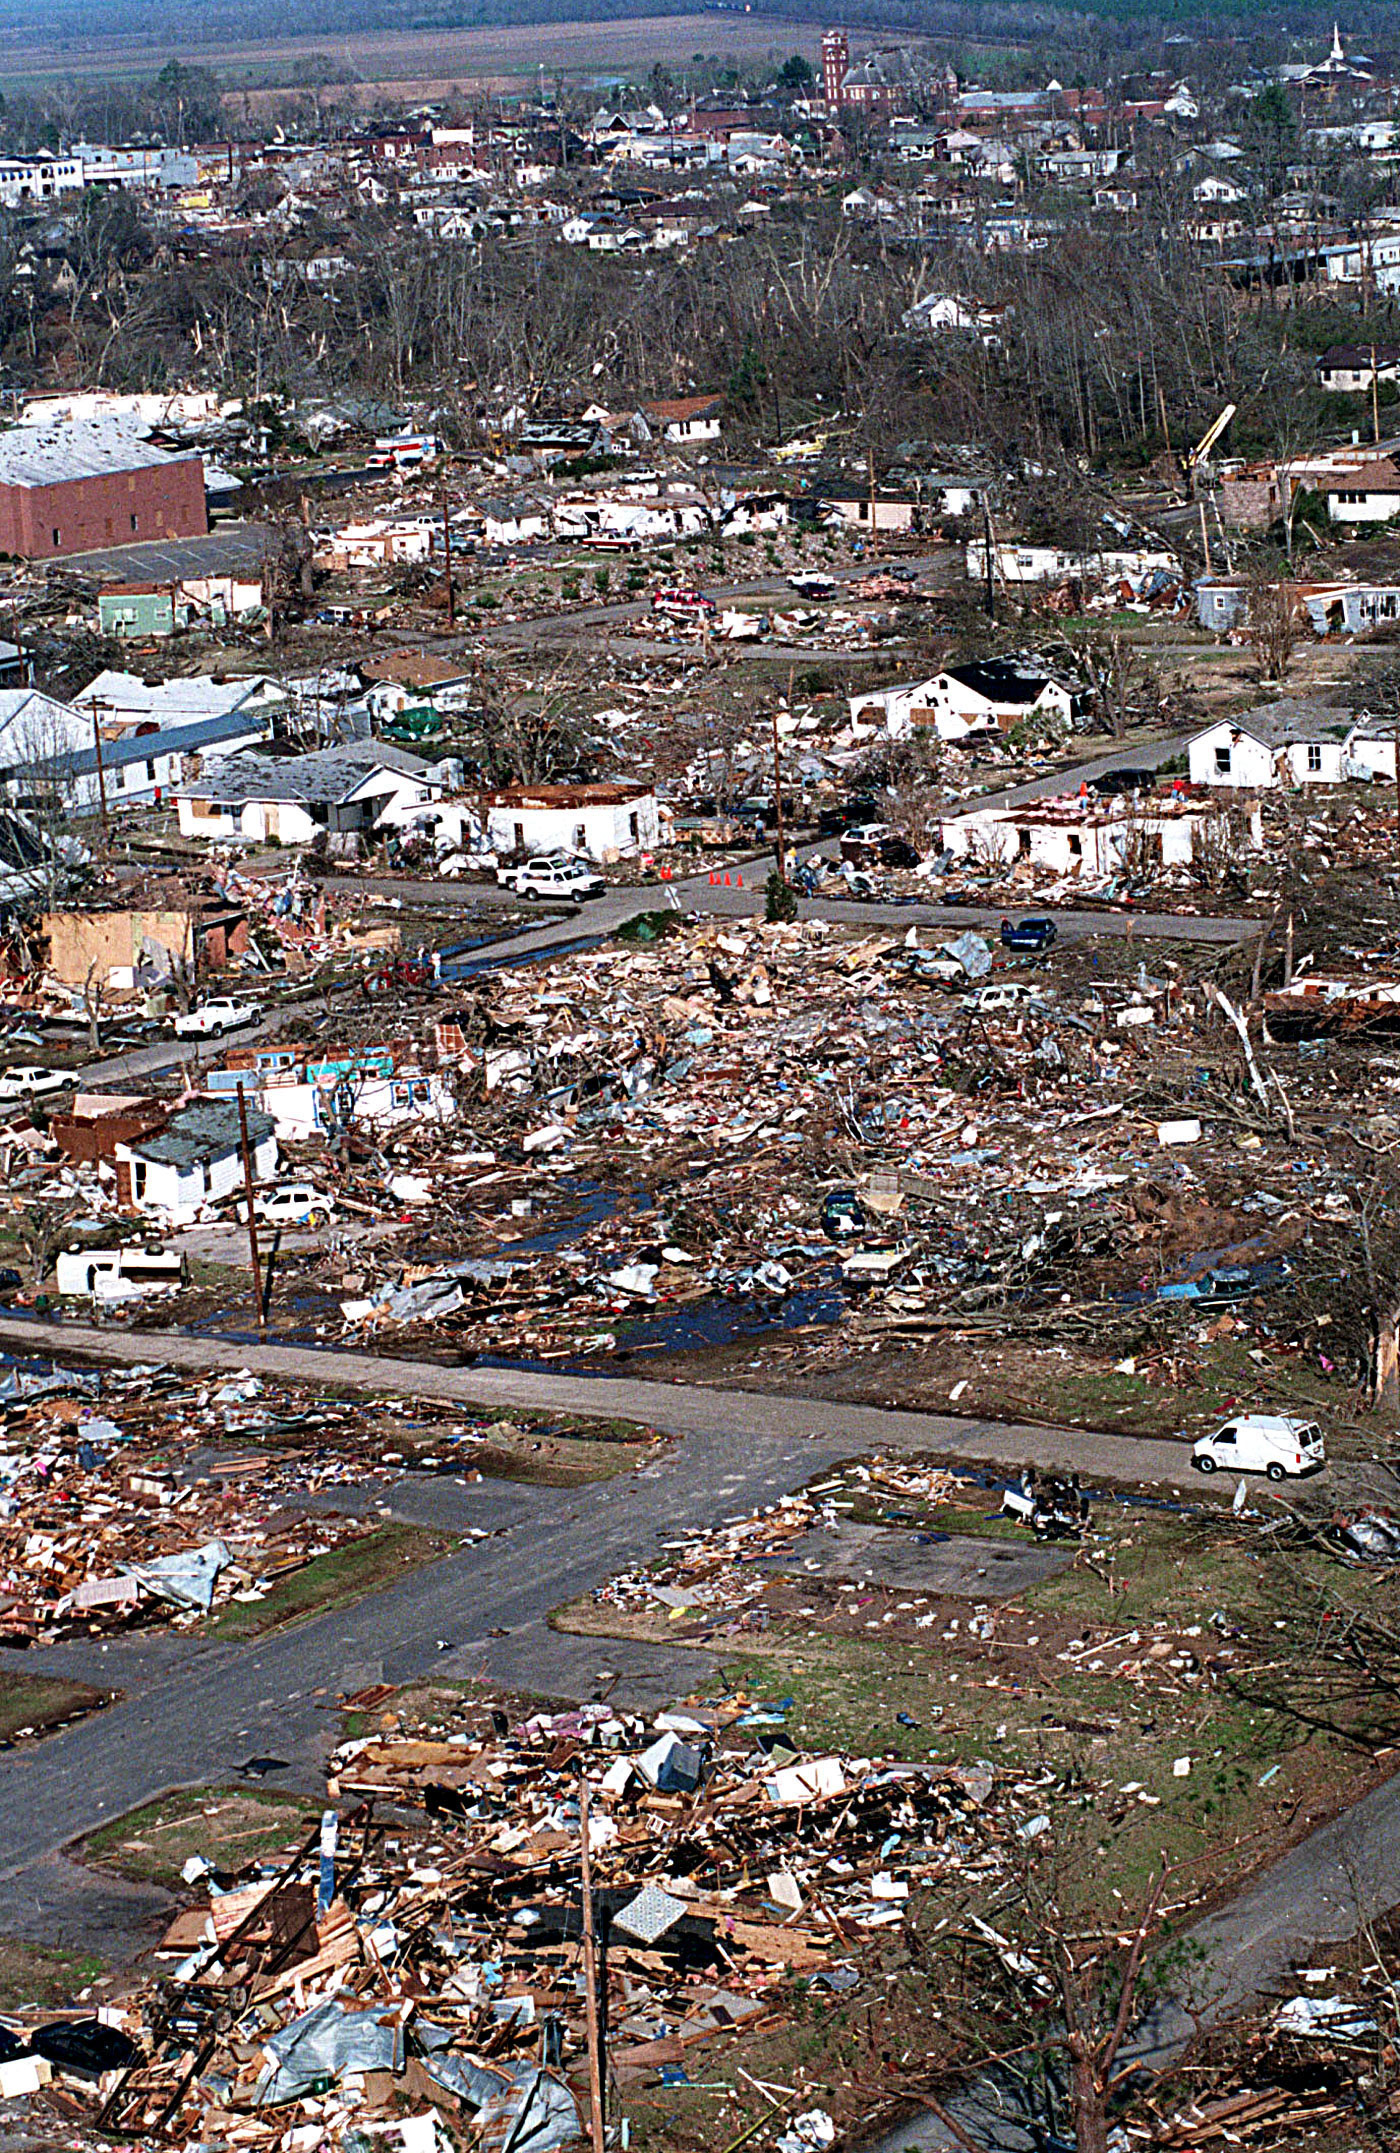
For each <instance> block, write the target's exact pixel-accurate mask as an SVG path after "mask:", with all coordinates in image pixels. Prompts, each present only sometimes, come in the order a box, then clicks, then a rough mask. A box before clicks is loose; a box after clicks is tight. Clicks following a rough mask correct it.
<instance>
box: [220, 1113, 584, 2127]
mask: <svg viewBox="0 0 1400 2153" xmlns="http://www.w3.org/2000/svg"><path fill="white" fill-rule="evenodd" d="M239 1097H240V1098H241V1097H242V1092H241V1091H240V1093H239ZM578 1830H579V1848H580V1858H581V1869H582V1874H581V1878H580V1882H581V1885H582V1890H583V1983H584V1997H585V2004H586V2009H587V2014H588V2125H589V2137H590V2138H591V2140H592V2153H606V2148H605V2143H604V2137H603V2043H602V2037H601V2033H600V2030H599V2024H598V1959H597V1949H596V1945H595V1942H594V1936H593V1860H592V1855H591V1854H590V1852H589V1847H588V1777H587V1774H586V1773H584V1774H582V1775H581V1776H580V1778H579V1787H578Z"/></svg>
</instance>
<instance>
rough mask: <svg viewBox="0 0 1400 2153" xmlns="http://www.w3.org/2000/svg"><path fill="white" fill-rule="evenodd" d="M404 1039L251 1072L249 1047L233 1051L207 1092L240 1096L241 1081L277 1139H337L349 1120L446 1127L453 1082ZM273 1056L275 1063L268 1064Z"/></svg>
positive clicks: (265, 1059) (262, 1060)
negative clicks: (422, 1063) (419, 1058)
mask: <svg viewBox="0 0 1400 2153" xmlns="http://www.w3.org/2000/svg"><path fill="white" fill-rule="evenodd" d="M413 1053H414V1050H413V1049H412V1047H411V1046H410V1044H409V1042H407V1041H406V1040H395V1041H391V1042H390V1043H389V1044H388V1045H386V1046H379V1047H363V1048H351V1049H347V1050H346V1051H345V1052H343V1053H340V1054H334V1053H332V1054H327V1053H325V1052H324V1051H322V1052H319V1053H318V1054H317V1055H316V1056H315V1057H314V1059H313V1058H309V1057H307V1056H306V1055H304V1054H295V1055H283V1056H278V1057H275V1058H274V1057H269V1056H258V1057H256V1058H257V1060H258V1062H259V1064H260V1066H259V1067H258V1069H257V1071H256V1073H250V1072H249V1071H248V1070H247V1069H246V1068H245V1067H243V1066H239V1065H240V1064H245V1063H248V1062H251V1061H253V1060H254V1058H255V1057H254V1055H253V1054H252V1053H251V1052H248V1051H244V1052H243V1053H235V1054H232V1055H230V1056H229V1059H228V1063H227V1064H226V1065H225V1067H224V1068H222V1069H211V1070H210V1071H209V1073H208V1075H207V1077H206V1079H205V1086H206V1089H207V1090H208V1091H209V1092H210V1094H211V1095H212V1096H214V1097H216V1098H228V1097H230V1096H232V1095H235V1094H236V1093H237V1090H238V1087H239V1084H240V1083H242V1084H243V1085H244V1087H245V1089H246V1090H247V1091H248V1092H249V1094H250V1096H253V1097H256V1099H257V1102H258V1104H259V1106H260V1107H261V1108H262V1110H263V1112H264V1113H265V1114H267V1115H269V1116H270V1118H271V1120H272V1122H273V1124H274V1126H275V1129H276V1132H277V1139H278V1142H279V1143H283V1144H286V1143H305V1142H307V1141H308V1140H309V1139H310V1138H312V1137H317V1136H337V1135H339V1134H340V1133H341V1132H342V1131H343V1130H345V1129H348V1128H349V1127H350V1126H351V1124H352V1123H359V1124H360V1125H361V1126H363V1127H366V1128H373V1129H391V1128H397V1127H400V1126H401V1125H403V1124H405V1123H408V1122H419V1121H431V1122H436V1123H438V1124H445V1123H447V1122H449V1121H451V1120H452V1119H453V1118H454V1116H455V1114H456V1111H457V1106H456V1098H455V1095H454V1093H453V1090H452V1086H451V1083H450V1082H449V1080H448V1078H447V1077H446V1075H444V1074H443V1072H442V1071H440V1070H424V1069H421V1068H420V1067H418V1066H417V1064H416V1062H415V1061H414V1060H413V1058H412V1056H413ZM274 1059H275V1061H276V1066H271V1065H270V1064H271V1063H272V1062H273V1061H274Z"/></svg>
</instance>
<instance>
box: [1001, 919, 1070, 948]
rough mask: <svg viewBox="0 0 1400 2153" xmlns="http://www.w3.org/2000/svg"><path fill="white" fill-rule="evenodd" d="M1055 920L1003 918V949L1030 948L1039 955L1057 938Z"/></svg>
mask: <svg viewBox="0 0 1400 2153" xmlns="http://www.w3.org/2000/svg"><path fill="white" fill-rule="evenodd" d="M1055 934H1056V928H1055V922H1054V921H1053V920H1047V919H1029V920H1003V921H1002V923H1001V946H1002V948H1003V949H1020V950H1028V951H1029V952H1030V954H1031V955H1032V956H1035V957H1038V956H1040V955H1041V954H1042V952H1043V951H1045V950H1047V949H1049V947H1050V945H1051V943H1052V942H1053V941H1054V939H1055Z"/></svg>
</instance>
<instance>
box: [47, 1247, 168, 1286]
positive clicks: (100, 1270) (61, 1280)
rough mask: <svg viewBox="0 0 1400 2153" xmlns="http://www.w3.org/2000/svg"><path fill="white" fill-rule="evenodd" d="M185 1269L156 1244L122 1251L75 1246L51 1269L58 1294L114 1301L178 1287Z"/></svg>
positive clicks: (66, 1251) (166, 1250) (66, 1250)
mask: <svg viewBox="0 0 1400 2153" xmlns="http://www.w3.org/2000/svg"><path fill="white" fill-rule="evenodd" d="M186 1269H187V1267H186V1263H185V1259H184V1257H183V1256H182V1255H180V1254H179V1253H178V1251H177V1250H175V1249H173V1248H162V1247H161V1245H160V1243H159V1242H158V1241H137V1242H133V1243H131V1244H130V1245H128V1246H127V1247H126V1248H83V1247H82V1246H81V1245H78V1246H76V1247H73V1248H66V1249H64V1251H63V1253H62V1255H61V1256H60V1257H59V1259H58V1262H57V1263H56V1265H55V1266H54V1271H55V1279H56V1283H57V1286H58V1290H59V1293H60V1294H62V1295H65V1296H66V1295H70V1294H71V1295H80V1294H85V1295H87V1296H89V1297H90V1298H91V1299H93V1300H118V1299H123V1298H125V1297H127V1296H128V1295H130V1294H132V1293H144V1292H147V1291H149V1290H150V1289H151V1288H152V1287H155V1286H178V1285H180V1284H181V1283H182V1282H183V1280H184V1278H185V1276H186Z"/></svg>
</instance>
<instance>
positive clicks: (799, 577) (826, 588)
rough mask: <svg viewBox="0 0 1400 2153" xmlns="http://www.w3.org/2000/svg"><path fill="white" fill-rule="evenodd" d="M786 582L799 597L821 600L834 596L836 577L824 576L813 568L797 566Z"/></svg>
mask: <svg viewBox="0 0 1400 2153" xmlns="http://www.w3.org/2000/svg"><path fill="white" fill-rule="evenodd" d="M788 582H789V584H790V585H791V587H792V589H793V590H795V591H796V592H797V593H798V595H799V597H802V598H812V599H817V600H821V599H823V598H834V597H835V596H836V579H835V577H834V576H824V575H821V574H819V573H818V571H817V570H816V569H814V568H799V569H797V570H796V572H795V573H794V574H792V575H790V576H789V577H788Z"/></svg>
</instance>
